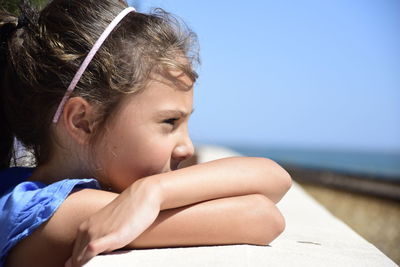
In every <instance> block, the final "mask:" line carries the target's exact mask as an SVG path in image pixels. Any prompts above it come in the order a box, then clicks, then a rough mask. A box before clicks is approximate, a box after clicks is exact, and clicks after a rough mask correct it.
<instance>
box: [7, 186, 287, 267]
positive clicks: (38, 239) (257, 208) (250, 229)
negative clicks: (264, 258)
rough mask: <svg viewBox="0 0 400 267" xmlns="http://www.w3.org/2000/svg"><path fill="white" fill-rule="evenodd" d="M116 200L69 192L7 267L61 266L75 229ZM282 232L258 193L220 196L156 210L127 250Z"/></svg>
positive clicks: (264, 238) (248, 239)
mask: <svg viewBox="0 0 400 267" xmlns="http://www.w3.org/2000/svg"><path fill="white" fill-rule="evenodd" d="M116 196H117V195H116V194H113V193H109V192H106V191H99V190H91V189H83V190H80V191H77V192H75V193H73V194H71V195H70V197H68V199H67V200H66V201H65V203H64V204H63V205H62V206H61V207H60V208H59V210H57V212H56V213H55V214H54V215H53V217H52V218H51V219H50V220H49V221H48V222H47V223H46V224H44V225H42V226H40V227H39V228H38V229H37V230H36V231H35V232H34V233H33V234H32V235H31V236H29V237H27V238H26V239H24V240H22V241H21V242H20V243H19V244H18V245H17V246H16V247H15V248H14V249H12V250H11V253H10V254H9V256H8V258H7V264H6V266H21V267H23V266H42V267H46V266H49V267H50V266H52V267H53V266H63V264H64V263H65V261H66V260H67V259H68V257H70V256H71V251H72V245H73V241H74V239H75V234H76V231H77V229H78V227H79V225H80V224H81V223H82V222H83V221H85V220H86V219H87V218H88V217H89V216H90V215H91V214H94V213H96V212H97V211H98V210H100V209H101V208H102V207H103V206H104V205H107V204H108V203H109V202H111V201H112V200H113V199H115V197H116ZM283 228H284V220H283V217H282V215H281V214H280V213H279V211H278V209H277V208H276V207H275V205H274V204H273V203H272V202H271V201H270V200H268V199H267V198H266V197H264V196H263V195H257V194H252V195H245V196H239V197H230V198H220V199H215V200H210V201H205V202H201V203H197V204H192V205H188V206H185V207H180V208H175V209H169V210H164V211H162V212H160V214H159V216H158V217H157V219H156V220H155V222H154V223H153V224H152V225H151V226H150V227H149V228H148V229H147V230H146V231H145V232H143V233H142V234H141V235H140V236H139V237H138V238H136V239H135V240H134V241H132V242H131V243H130V244H128V246H127V247H126V248H128V249H135V248H156V247H176V246H201V245H222V244H257V245H266V244H268V243H269V242H271V241H272V240H273V239H275V238H276V237H277V236H278V235H279V234H280V233H281V232H282V231H283Z"/></svg>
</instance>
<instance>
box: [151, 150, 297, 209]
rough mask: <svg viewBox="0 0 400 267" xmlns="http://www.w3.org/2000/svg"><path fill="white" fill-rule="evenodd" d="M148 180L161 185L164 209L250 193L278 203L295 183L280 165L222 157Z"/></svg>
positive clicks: (257, 159) (260, 160)
mask: <svg viewBox="0 0 400 267" xmlns="http://www.w3.org/2000/svg"><path fill="white" fill-rule="evenodd" d="M145 179H147V182H149V183H151V184H155V185H157V186H158V187H159V190H160V194H161V207H160V210H164V209H171V208H176V207H182V206H185V205H189V204H193V203H197V202H201V201H205V200H211V199H216V198H223V197H232V196H241V195H248V194H263V195H265V196H266V197H268V198H269V199H271V200H272V201H273V202H275V203H276V202H278V201H279V200H280V199H281V198H282V196H283V195H284V194H285V193H286V191H287V190H288V189H289V187H290V184H291V178H290V176H289V174H288V173H287V172H286V171H285V170H284V169H283V168H282V167H280V166H279V165H278V164H276V163H275V162H273V161H271V160H268V159H265V158H254V157H231V158H224V159H219V160H215V161H210V162H205V163H201V164H198V165H194V166H190V167H187V168H183V169H178V170H176V171H172V172H168V173H162V174H157V175H153V176H150V177H146V178H145Z"/></svg>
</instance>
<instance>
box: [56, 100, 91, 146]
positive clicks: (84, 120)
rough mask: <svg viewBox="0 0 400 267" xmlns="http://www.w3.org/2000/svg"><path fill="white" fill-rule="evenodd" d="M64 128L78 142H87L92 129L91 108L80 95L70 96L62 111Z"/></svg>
mask: <svg viewBox="0 0 400 267" xmlns="http://www.w3.org/2000/svg"><path fill="white" fill-rule="evenodd" d="M62 115H63V116H62V117H63V120H64V125H65V129H66V130H67V132H68V133H69V134H70V135H71V137H72V138H73V139H74V140H75V141H76V142H78V143H79V144H87V143H88V141H89V137H90V135H91V134H92V130H93V125H92V124H93V115H94V114H93V108H92V106H91V105H90V104H89V103H88V102H87V101H86V100H85V99H83V98H82V97H71V98H70V99H68V101H67V103H65V106H64V110H63V113H62Z"/></svg>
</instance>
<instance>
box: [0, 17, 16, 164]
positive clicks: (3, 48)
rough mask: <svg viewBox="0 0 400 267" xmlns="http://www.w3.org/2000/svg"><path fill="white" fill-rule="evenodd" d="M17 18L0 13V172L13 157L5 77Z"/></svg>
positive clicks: (12, 140) (12, 139)
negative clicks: (6, 105)
mask: <svg viewBox="0 0 400 267" xmlns="http://www.w3.org/2000/svg"><path fill="white" fill-rule="evenodd" d="M17 21H18V20H17V18H16V17H15V16H14V15H12V14H10V13H7V12H5V11H0V125H1V126H0V170H2V169H5V168H8V167H9V166H10V161H11V158H12V156H13V143H14V135H13V133H12V131H11V129H10V125H9V123H8V119H7V116H6V114H5V101H6V100H5V90H6V87H7V85H6V82H5V76H6V75H7V74H6V73H7V71H8V70H7V69H8V56H7V55H8V41H9V38H10V36H11V35H12V34H13V33H14V31H15V30H16V28H17Z"/></svg>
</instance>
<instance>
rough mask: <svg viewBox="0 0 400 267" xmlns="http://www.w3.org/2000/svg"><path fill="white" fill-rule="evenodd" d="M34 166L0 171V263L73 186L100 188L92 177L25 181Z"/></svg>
mask: <svg viewBox="0 0 400 267" xmlns="http://www.w3.org/2000/svg"><path fill="white" fill-rule="evenodd" d="M33 169H34V168H28V167H13V168H8V169H5V170H3V171H0V209H1V214H0V253H1V254H0V267H2V266H3V265H4V262H5V258H6V256H7V253H8V252H9V251H10V249H11V248H12V247H13V246H15V245H16V244H17V243H18V242H19V241H21V240H22V239H23V238H25V237H27V236H29V235H30V234H32V232H33V231H34V230H35V229H36V228H38V227H39V226H40V225H41V224H42V223H44V222H46V221H47V220H48V219H50V217H51V216H52V215H53V214H54V212H55V211H56V210H57V209H58V207H59V206H60V205H61V203H62V202H63V201H64V200H65V199H66V198H67V196H68V195H69V194H70V193H71V191H72V189H74V188H93V189H100V185H99V183H98V182H97V181H96V180H95V179H65V180H61V181H58V182H55V183H52V184H49V185H48V184H44V183H41V182H32V181H26V179H28V178H29V177H30V176H31V175H32V172H33Z"/></svg>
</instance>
